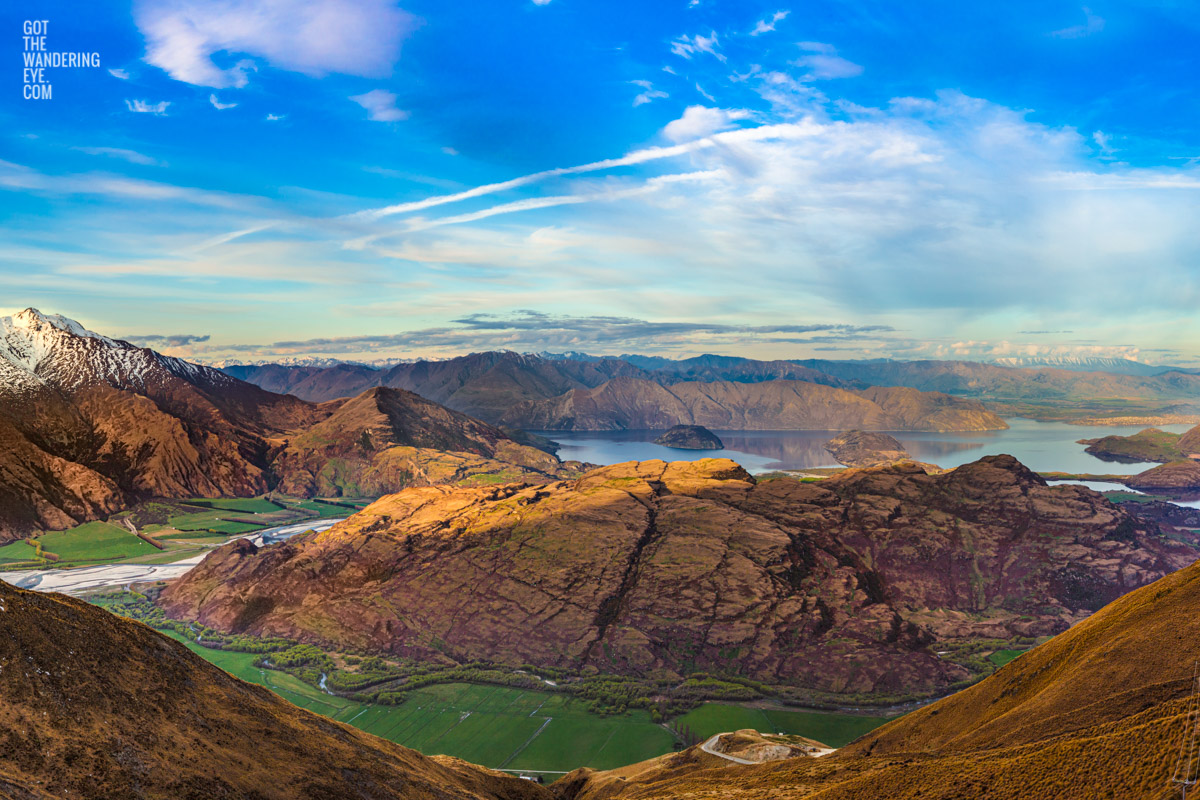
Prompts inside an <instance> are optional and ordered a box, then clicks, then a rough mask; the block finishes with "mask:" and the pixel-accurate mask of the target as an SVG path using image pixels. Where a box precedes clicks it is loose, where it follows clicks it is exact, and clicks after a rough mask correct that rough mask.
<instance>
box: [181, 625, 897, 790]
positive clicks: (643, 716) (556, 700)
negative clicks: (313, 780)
mask: <svg viewBox="0 0 1200 800" xmlns="http://www.w3.org/2000/svg"><path fill="white" fill-rule="evenodd" d="M161 632H162V633H163V634H164V635H166V636H170V637H171V638H173V639H175V640H177V641H180V642H182V643H183V644H184V645H185V646H187V647H188V648H189V649H191V650H192V651H193V652H195V653H197V654H198V655H200V656H201V657H203V658H205V659H206V660H208V661H210V662H212V663H213V664H215V665H216V666H218V667H221V668H222V669H224V670H226V671H227V672H229V673H231V674H233V675H235V676H237V677H239V678H241V679H242V680H245V681H248V682H251V683H256V684H259V685H261V686H266V687H267V688H269V689H271V690H272V691H274V692H275V693H276V694H279V695H280V696H282V697H284V698H285V699H287V700H289V701H291V702H292V703H294V704H296V705H298V706H300V707H301V708H306V709H308V710H309V711H313V712H315V713H318V714H322V715H325V716H327V717H331V718H333V719H335V720H338V721H340V722H345V723H348V724H350V725H353V726H355V727H357V728H360V729H362V730H364V731H367V732H368V733H372V734H375V735H376V736H380V737H383V738H385V739H388V740H390V741H393V742H396V743H397V744H401V745H404V746H405V747H411V748H413V749H415V750H419V751H421V752H423V753H426V754H429V755H434V754H444V755H450V756H455V757H457V758H462V759H466V760H468V761H471V762H473V763H477V764H481V765H483V766H486V767H490V768H492V769H503V770H507V771H511V772H521V773H528V774H535V773H536V774H541V775H543V776H544V777H545V778H546V779H547V780H552V779H554V778H556V777H559V776H560V775H561V774H563V773H566V772H569V771H571V770H573V769H576V768H578V767H584V766H587V767H594V768H596V769H612V768H615V767H620V766H624V765H626V764H632V763H635V762H637V761H642V760H645V759H648V758H654V757H655V756H660V755H663V754H665V753H669V752H672V751H673V750H674V749H676V746H677V738H676V735H675V734H674V733H673V732H672V731H671V730H670V729H669V728H675V729H683V728H684V727H686V728H687V729H689V730H690V732H691V733H693V734H694V735H695V736H698V737H701V738H706V737H708V736H711V735H712V734H714V733H720V732H723V731H730V730H737V729H739V728H755V729H757V730H760V731H764V732H772V733H774V732H785V733H796V734H799V735H802V736H807V737H810V738H813V739H817V740H819V741H823V742H825V743H826V744H829V745H830V746H833V747H839V746H842V745H844V744H846V743H848V742H849V741H851V740H852V739H855V738H857V737H858V736H861V735H862V734H864V733H866V732H868V731H870V730H872V729H874V728H875V727H878V726H879V725H881V724H883V723H884V722H886V721H887V720H888V719H889V718H887V717H881V716H866V715H852V714H838V713H824V712H801V711H787V710H783V709H761V708H747V707H742V706H735V705H726V704H719V703H705V704H703V705H701V706H700V707H698V708H696V709H694V710H692V711H690V712H688V713H687V714H685V715H683V716H682V717H680V718H679V719H678V720H676V721H674V722H672V723H670V726H667V725H662V724H656V723H654V722H652V721H651V719H650V715H649V713H648V712H647V711H646V710H644V709H631V710H629V711H627V712H626V713H624V714H620V715H605V716H602V715H599V714H594V713H592V712H590V711H588V710H587V709H586V707H585V706H586V702H585V701H584V700H583V699H581V698H578V697H573V696H570V695H564V694H558V693H553V692H543V691H537V690H531V689H524V688H516V687H510V686H496V685H480V684H470V683H443V684H434V685H431V686H424V687H421V688H419V689H414V690H411V691H409V692H407V693H406V694H405V699H404V701H403V702H402V703H400V704H399V705H375V704H364V703H361V702H357V701H355V700H352V699H350V698H346V697H340V696H336V695H332V694H328V693H326V692H323V691H321V690H320V689H318V688H316V687H314V686H312V685H310V684H308V683H305V682H304V681H301V680H300V679H299V678H297V677H295V676H294V675H291V674H289V673H286V672H280V671H277V670H271V669H265V668H260V667H257V666H255V661H256V660H258V659H259V658H261V657H262V656H261V654H255V653H245V652H235V651H229V650H213V649H209V648H206V647H204V646H202V645H198V644H196V643H195V642H192V641H190V640H188V639H187V638H185V637H184V636H181V635H180V634H178V633H176V632H174V631H161Z"/></svg>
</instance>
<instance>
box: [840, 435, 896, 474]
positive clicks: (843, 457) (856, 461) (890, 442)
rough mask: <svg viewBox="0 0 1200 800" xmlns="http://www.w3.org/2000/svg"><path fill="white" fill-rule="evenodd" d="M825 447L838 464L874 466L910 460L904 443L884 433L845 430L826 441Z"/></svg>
mask: <svg viewBox="0 0 1200 800" xmlns="http://www.w3.org/2000/svg"><path fill="white" fill-rule="evenodd" d="M825 449H826V450H828V451H829V454H830V455H831V456H833V457H834V459H836V460H837V462H838V463H839V464H845V465H846V466H847V467H874V466H878V465H880V464H894V463H896V462H897V461H910V460H912V457H911V456H910V455H909V454H908V451H907V450H905V449H904V445H902V444H900V442H898V441H896V439H895V438H894V437H892V436H889V435H887V434H886V433H869V432H867V431H846V432H845V433H841V434H838V435H837V436H835V437H833V438H832V439H830V440H829V441H828V442H826V443H825Z"/></svg>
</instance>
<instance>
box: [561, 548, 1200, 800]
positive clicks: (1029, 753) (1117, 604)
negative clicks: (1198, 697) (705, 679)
mask: <svg viewBox="0 0 1200 800" xmlns="http://www.w3.org/2000/svg"><path fill="white" fill-rule="evenodd" d="M1198 660H1200V564H1193V565H1191V566H1188V567H1186V568H1185V569H1182V570H1180V571H1178V572H1175V573H1173V574H1171V575H1168V576H1166V577H1164V578H1162V579H1161V580H1159V581H1157V582H1155V583H1153V584H1151V585H1149V586H1145V587H1143V588H1141V589H1138V590H1136V591H1134V592H1131V593H1129V594H1128V595H1125V596H1124V597H1121V598H1120V599H1118V600H1116V601H1114V602H1113V603H1111V604H1110V605H1108V606H1106V607H1105V608H1104V609H1102V610H1101V611H1099V612H1098V613H1097V614H1095V615H1093V616H1092V617H1090V618H1089V619H1087V620H1085V621H1083V622H1081V623H1079V624H1078V625H1076V626H1074V627H1073V628H1071V629H1070V630H1068V631H1066V632H1065V633H1062V634H1059V635H1058V636H1056V637H1054V638H1053V639H1051V640H1050V641H1049V642H1047V643H1046V644H1043V645H1042V646H1040V647H1038V648H1035V649H1034V650H1032V651H1030V652H1028V653H1026V654H1024V655H1022V656H1021V657H1020V658H1018V659H1017V660H1015V661H1013V662H1012V663H1010V664H1008V665H1007V666H1006V667H1004V668H1003V669H1001V670H1000V671H999V672H997V673H996V674H994V675H992V676H991V677H989V678H987V679H985V680H983V681H982V682H980V683H978V684H976V685H975V686H972V687H971V688H969V689H966V690H964V691H962V692H959V693H957V694H955V695H952V696H950V697H947V698H945V699H943V700H941V701H939V702H937V703H934V704H932V705H929V706H926V707H924V708H921V709H919V710H917V711H914V712H912V713H910V714H907V715H906V716H904V717H902V718H900V719H899V720H896V721H895V722H891V723H889V724H887V725H885V726H883V727H882V728H879V729H878V730H876V731H874V732H872V733H870V734H867V735H866V736H865V737H863V738H861V739H859V740H858V741H857V742H854V743H852V744H851V745H849V746H848V747H846V748H843V749H842V750H841V751H839V752H837V753H835V754H834V755H832V756H826V757H824V758H821V759H815V760H814V759H792V760H789V761H784V762H778V763H775V764H766V765H757V766H746V767H743V766H731V765H729V763H728V762H722V761H721V760H719V759H718V758H717V757H715V756H710V755H707V754H705V753H701V752H699V749H698V748H692V749H691V750H689V751H687V752H684V753H680V754H677V755H672V756H665V757H663V758H661V759H655V760H654V761H651V762H646V763H644V764H640V765H633V766H630V767H626V768H624V769H622V770H614V771H612V772H610V773H594V772H591V771H589V770H580V771H577V772H576V773H574V774H572V775H568V776H567V777H566V778H564V779H563V780H562V781H560V782H559V783H558V784H556V786H555V789H556V794H557V796H558V798H560V800H600V798H609V799H611V798H645V799H647V800H648V799H649V798H673V799H674V798H678V800H699V798H735V799H736V800H749V799H750V798H755V799H759V798H761V799H762V800H766V798H783V799H784V800H794V799H795V798H808V797H813V798H816V797H819V798H822V800H826V798H828V800H875V799H876V798H882V797H886V798H889V800H893V799H894V800H918V799H919V800H930V798H932V799H933V800H949V799H950V798H956V799H961V800H967V799H968V798H980V797H986V798H989V799H990V800H1027V799H1028V798H1055V799H1056V800H1060V799H1061V800H1090V799H1091V798H1099V797H1113V798H1131V799H1132V800H1167V799H1168V798H1171V799H1172V800H1174V798H1178V797H1179V796H1180V787H1179V786H1178V785H1175V784H1172V783H1170V779H1171V777H1172V775H1173V774H1175V770H1176V768H1177V765H1178V756H1179V753H1180V751H1181V744H1182V736H1183V734H1184V729H1185V725H1186V727H1187V728H1188V729H1189V730H1194V726H1195V719H1194V717H1192V718H1189V717H1188V716H1187V713H1186V712H1187V711H1188V705H1189V704H1188V695H1189V694H1190V691H1191V688H1192V685H1193V670H1194V668H1195V664H1196V662H1197V661H1198ZM1197 766H1200V765H1197V764H1193V770H1192V772H1191V773H1190V774H1187V775H1184V777H1191V778H1194V777H1196V769H1195V768H1196V767H1197Z"/></svg>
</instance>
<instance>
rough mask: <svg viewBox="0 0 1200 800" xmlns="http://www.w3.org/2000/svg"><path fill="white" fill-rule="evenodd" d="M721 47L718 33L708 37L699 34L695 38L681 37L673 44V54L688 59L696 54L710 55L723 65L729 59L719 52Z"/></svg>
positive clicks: (713, 32)
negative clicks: (718, 48) (718, 49)
mask: <svg viewBox="0 0 1200 800" xmlns="http://www.w3.org/2000/svg"><path fill="white" fill-rule="evenodd" d="M719 45H720V43H719V42H718V41H717V32H716V31H712V32H711V33H709V35H708V36H701V35H700V34H698V33H697V34H696V35H695V36H680V37H679V38H678V39H676V40H675V41H673V42H671V52H672V53H674V54H675V55H677V56H682V57H683V58H688V59H690V58H691V57H692V56H693V55H695V54H696V53H708V54H709V55H710V56H713V57H714V58H716V59H717V60H718V61H721V62H722V63H723V62H725V61H726V60H727V59H726V56H725V55H724V54H723V53H720V52H718V51H717V47H718V46H719Z"/></svg>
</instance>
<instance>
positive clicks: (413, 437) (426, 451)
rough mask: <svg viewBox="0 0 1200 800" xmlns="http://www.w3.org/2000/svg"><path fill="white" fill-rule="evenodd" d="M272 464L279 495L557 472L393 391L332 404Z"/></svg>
mask: <svg viewBox="0 0 1200 800" xmlns="http://www.w3.org/2000/svg"><path fill="white" fill-rule="evenodd" d="M326 408H330V409H332V410H333V411H332V413H331V414H330V415H329V417H328V418H326V419H324V420H322V421H321V422H319V423H317V424H316V425H313V426H311V427H309V428H307V429H305V430H304V431H302V432H300V433H298V434H296V435H294V436H291V437H290V438H289V439H288V440H287V446H286V447H285V448H284V449H283V451H282V452H280V453H279V455H277V456H276V457H275V459H274V461H273V467H274V469H275V470H276V471H277V472H278V474H279V475H280V483H279V486H278V488H279V489H280V491H283V492H285V493H287V494H301V495H313V494H318V495H322V496H327V495H352V496H359V497H362V496H373V495H378V494H386V493H388V492H394V491H397V490H399V489H402V488H404V487H406V486H422V485H429V484H435V483H459V482H462V481H465V480H468V479H470V478H471V477H472V476H476V477H478V478H479V479H483V478H484V477H486V478H487V480H488V482H492V483H494V482H496V481H502V482H504V481H512V480H520V479H522V478H527V477H530V476H532V475H536V474H539V473H544V474H548V475H556V474H558V472H559V470H560V466H561V465H560V464H559V461H558V459H556V458H555V457H554V456H552V455H549V454H548V453H544V452H542V451H541V450H536V449H534V448H532V447H526V446H523V445H520V444H517V443H516V442H514V441H513V440H512V439H510V438H509V437H508V436H507V435H506V434H505V433H503V432H502V431H500V430H499V429H497V428H493V427H492V426H491V425H488V424H486V423H483V422H480V421H479V420H475V419H471V418H470V417H468V416H466V415H465V414H459V413H458V412H456V411H451V410H450V409H448V408H445V407H443V406H440V405H438V404H437V403H432V402H430V401H428V400H426V399H424V398H423V397H418V396H417V395H415V394H413V393H411V392H405V391H403V390H400V389H384V388H376V389H369V390H367V391H366V392H364V393H363V394H361V395H359V396H358V397H355V398H352V399H350V400H346V401H335V402H333V403H330V404H328V406H326Z"/></svg>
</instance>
